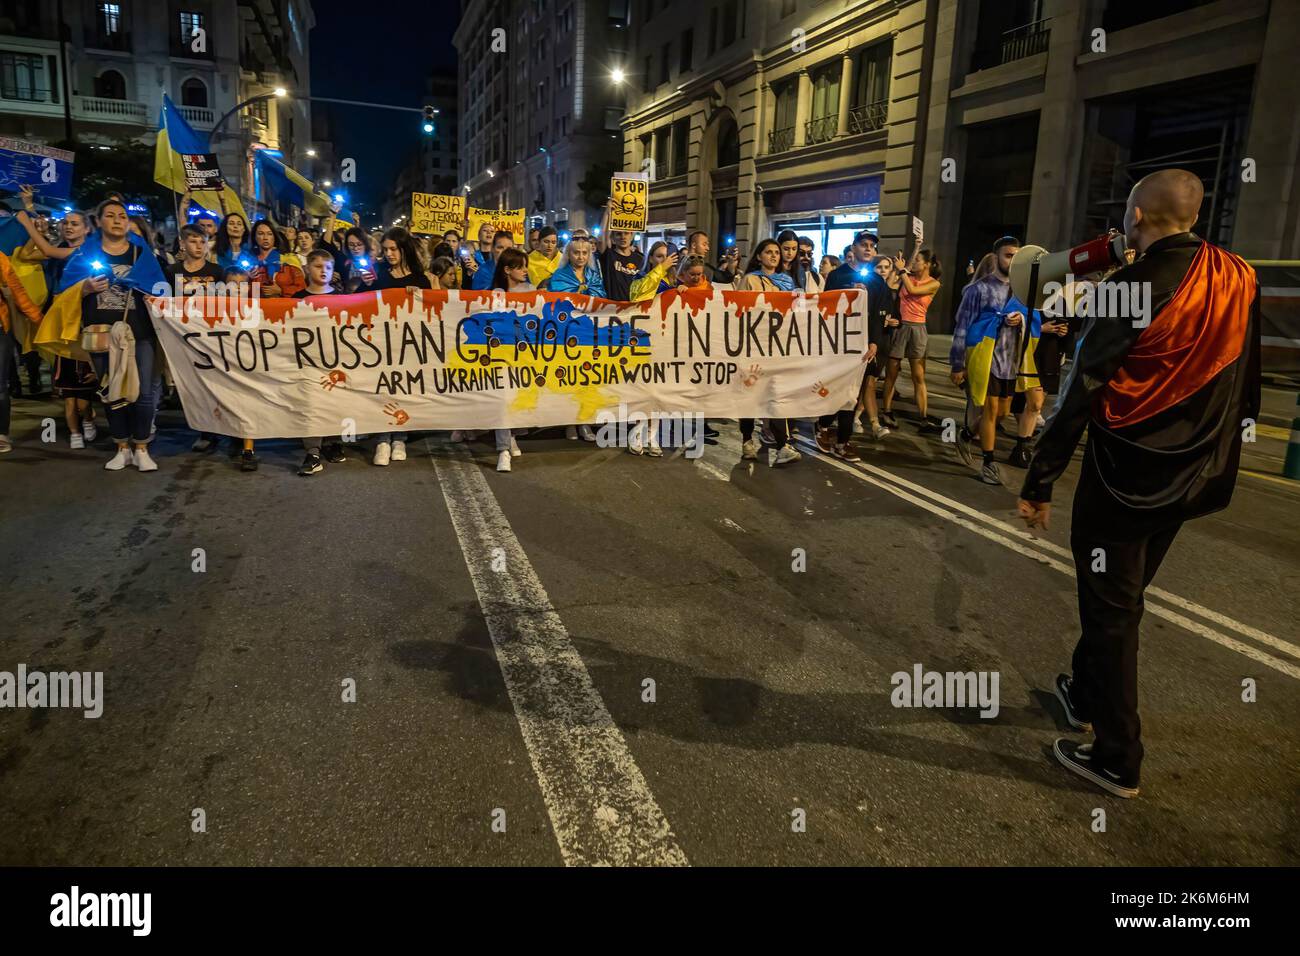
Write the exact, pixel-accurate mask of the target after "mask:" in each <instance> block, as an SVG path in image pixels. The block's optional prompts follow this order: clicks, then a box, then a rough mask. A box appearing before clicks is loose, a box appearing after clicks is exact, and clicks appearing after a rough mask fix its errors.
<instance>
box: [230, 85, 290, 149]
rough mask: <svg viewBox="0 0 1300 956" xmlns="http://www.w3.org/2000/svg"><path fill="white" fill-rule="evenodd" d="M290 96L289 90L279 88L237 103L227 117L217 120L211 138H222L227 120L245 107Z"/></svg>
mask: <svg viewBox="0 0 1300 956" xmlns="http://www.w3.org/2000/svg"><path fill="white" fill-rule="evenodd" d="M288 95H289V91H288V90H286V89H285V88H284V87H283V86H277V87H276V88H275V89H273V90H272V91H271V92H270V93H258V94H257V95H256V96H250V97H249V98H248V99H246V100H244V102H242V103H236V104H235V105H234V106H232V107H231V108H230V109H229V110H227V111H226V113H225V115H224V116H222V117H221V119H219V120H217V125H216V126H214V127H212V137H211V138H212V139H214V140H215V139H216V138H217V137H218V136H220V135H221V129H222V127H223V126H225V125H226V120H228V119H230V117H232V116H234V115H235V114H236V113H238V112H239V111H240V110H242V109H243V108H244V107H246V106H252V105H253V104H254V103H260V102H261V101H262V100H269V99H272V98H273V97H274V98H281V97H285V96H288Z"/></svg>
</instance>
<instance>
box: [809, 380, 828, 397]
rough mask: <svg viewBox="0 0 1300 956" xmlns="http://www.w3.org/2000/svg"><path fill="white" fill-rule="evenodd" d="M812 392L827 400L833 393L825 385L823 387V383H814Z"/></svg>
mask: <svg viewBox="0 0 1300 956" xmlns="http://www.w3.org/2000/svg"><path fill="white" fill-rule="evenodd" d="M812 390H813V391H814V392H815V393H816V394H817V396H818V397H819V398H825V397H826V396H827V395H829V394H830V393H831V390H830V389H829V388H827V387H826V386H825V385H823V384H822V383H821V382H813V387H812Z"/></svg>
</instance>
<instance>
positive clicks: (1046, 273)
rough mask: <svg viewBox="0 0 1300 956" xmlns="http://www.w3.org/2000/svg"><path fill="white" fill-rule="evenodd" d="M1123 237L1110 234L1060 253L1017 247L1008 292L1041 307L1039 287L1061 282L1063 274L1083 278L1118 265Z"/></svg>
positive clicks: (1120, 264)
mask: <svg viewBox="0 0 1300 956" xmlns="http://www.w3.org/2000/svg"><path fill="white" fill-rule="evenodd" d="M1124 249H1125V245H1124V235H1123V233H1119V232H1115V231H1111V232H1108V233H1107V234H1106V235H1104V236H1098V237H1097V238H1096V239H1091V240H1089V241H1088V242H1085V243H1084V244H1083V245H1081V246H1075V247H1074V248H1073V249H1066V250H1065V251H1064V252H1048V251H1047V250H1046V249H1044V248H1043V247H1042V246H1021V247H1020V251H1019V252H1017V253H1016V255H1015V258H1013V259H1012V260H1011V269H1010V279H1011V291H1012V293H1013V294H1014V295H1015V297H1016V298H1017V299H1019V300H1020V301H1021V302H1023V303H1024V304H1025V305H1027V306H1029V307H1030V308H1031V309H1041V308H1042V307H1043V300H1044V298H1045V296H1044V295H1043V286H1045V285H1047V284H1048V283H1049V282H1057V283H1060V282H1063V281H1064V280H1065V277H1066V276H1067V275H1074V276H1079V277H1083V276H1086V275H1088V274H1090V273H1093V272H1102V271H1104V270H1106V269H1109V268H1110V267H1111V266H1122V265H1123V264H1124V262H1125V259H1124Z"/></svg>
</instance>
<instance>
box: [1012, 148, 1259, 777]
mask: <svg viewBox="0 0 1300 956" xmlns="http://www.w3.org/2000/svg"><path fill="white" fill-rule="evenodd" d="M1202 198H1203V190H1202V188H1201V181H1200V179H1199V178H1198V177H1197V176H1195V175H1194V174H1192V173H1189V172H1187V171H1186V170H1182V169H1166V170H1161V171H1160V172H1157V173H1152V174H1151V175H1150V176H1147V177H1145V178H1144V179H1143V180H1142V181H1141V182H1139V183H1138V184H1137V185H1136V186H1134V187H1133V191H1132V192H1131V193H1130V194H1129V198H1128V206H1127V208H1126V209H1125V211H1124V236H1125V239H1126V240H1127V242H1128V246H1129V248H1130V249H1132V250H1134V251H1135V252H1136V253H1137V258H1136V259H1135V260H1134V261H1133V263H1132V264H1131V265H1128V266H1125V267H1124V268H1122V269H1119V270H1118V271H1116V272H1115V273H1113V274H1112V275H1111V276H1110V277H1109V278H1107V279H1106V280H1105V281H1104V283H1103V285H1106V284H1109V285H1112V286H1118V285H1120V284H1127V283H1141V284H1144V285H1145V289H1146V291H1147V293H1148V294H1149V295H1150V299H1149V306H1150V308H1149V310H1148V311H1146V313H1145V319H1144V318H1139V317H1137V316H1119V317H1115V316H1109V317H1101V316H1097V317H1093V318H1090V319H1086V320H1085V323H1086V324H1085V326H1084V329H1083V332H1082V337H1081V339H1080V342H1079V346H1078V349H1077V351H1076V353H1075V361H1074V364H1073V366H1072V367H1071V369H1070V375H1069V378H1068V379H1067V380H1066V382H1065V384H1064V387H1063V388H1062V391H1061V396H1060V399H1059V401H1058V403H1057V406H1056V411H1055V412H1054V413H1053V416H1052V418H1051V419H1050V420H1049V421H1048V423H1047V427H1046V428H1045V429H1044V430H1043V433H1042V435H1041V436H1040V437H1039V439H1038V445H1037V448H1036V449H1035V454H1034V459H1033V461H1032V462H1031V464H1030V466H1029V469H1028V473H1027V474H1026V477H1025V483H1024V487H1023V489H1022V490H1021V492H1020V499H1021V500H1020V503H1019V510H1020V514H1021V516H1022V517H1023V518H1024V519H1025V521H1026V523H1027V524H1028V525H1029V527H1031V528H1033V527H1044V528H1045V527H1047V523H1048V519H1049V516H1050V513H1051V505H1050V502H1051V499H1052V484H1053V483H1054V482H1055V481H1056V480H1057V479H1058V478H1059V477H1060V476H1061V474H1062V473H1063V472H1064V471H1065V469H1066V467H1067V466H1068V465H1069V464H1070V460H1071V458H1072V457H1073V454H1074V449H1075V447H1076V446H1077V445H1078V443H1079V439H1080V438H1081V437H1082V435H1083V432H1084V430H1085V429H1087V432H1088V443H1087V446H1086V447H1085V449H1084V456H1083V465H1082V468H1081V471H1080V474H1079V483H1078V487H1077V488H1076V489H1075V493H1074V510H1073V514H1072V517H1071V522H1070V546H1071V550H1072V551H1073V553H1074V565H1075V575H1076V578H1077V582H1078V590H1079V619H1080V624H1081V630H1082V634H1081V636H1080V638H1079V642H1078V644H1077V646H1076V647H1075V650H1074V658H1073V661H1072V669H1073V673H1072V674H1071V675H1066V674H1061V675H1059V676H1058V677H1057V678H1056V686H1055V691H1056V697H1057V699H1058V700H1059V701H1060V703H1061V706H1062V707H1063V708H1064V710H1065V715H1066V720H1067V722H1068V723H1069V725H1070V726H1071V727H1072V728H1074V729H1075V730H1081V731H1088V730H1091V731H1092V732H1093V734H1094V741H1093V743H1092V744H1079V743H1077V742H1076V741H1073V740H1069V739H1067V738H1064V737H1063V738H1061V739H1059V740H1057V741H1056V744H1055V747H1054V752H1055V755H1056V759H1057V760H1059V761H1060V762H1061V763H1062V764H1063V765H1064V766H1065V767H1067V768H1068V769H1070V770H1071V771H1073V772H1074V773H1077V774H1078V775H1079V776H1081V777H1083V778H1084V779H1086V780H1088V781H1090V782H1092V783H1093V784H1095V785H1097V786H1099V787H1101V788H1102V789H1104V790H1106V791H1107V792H1109V793H1111V794H1114V795H1116V796H1120V797H1135V796H1137V794H1138V778H1139V769H1140V767H1141V764H1142V754H1143V749H1142V740H1141V722H1140V720H1139V718H1138V700H1137V651H1138V627H1139V624H1140V623H1141V620H1142V608H1143V594H1144V592H1145V591H1146V588H1147V585H1148V584H1150V583H1151V579H1152V578H1153V577H1155V574H1156V571H1157V570H1158V569H1159V567H1160V563H1161V561H1162V560H1163V559H1164V557H1165V554H1166V553H1167V552H1168V551H1169V547H1170V545H1171V544H1173V541H1174V537H1175V536H1176V535H1177V534H1178V530H1179V528H1181V527H1182V525H1183V522H1184V521H1186V520H1188V519H1189V518H1195V517H1198V516H1200V515H1204V514H1209V513H1210V512H1213V511H1218V510H1220V509H1222V508H1225V507H1227V505H1228V502H1229V501H1230V500H1231V498H1232V490H1233V487H1234V485H1235V484H1236V480H1237V467H1238V463H1239V461H1240V458H1241V442H1242V430H1243V423H1244V422H1246V421H1254V420H1255V419H1256V418H1257V417H1258V415H1259V402H1260V365H1259V294H1258V282H1257V281H1256V278H1255V273H1254V271H1253V270H1252V269H1251V268H1250V266H1248V265H1246V263H1245V262H1243V261H1242V260H1241V259H1239V258H1237V257H1236V256H1234V255H1232V254H1231V253H1229V252H1226V251H1224V250H1222V249H1219V248H1218V247H1216V246H1212V245H1210V244H1209V243H1207V242H1204V241H1202V240H1201V239H1198V238H1197V237H1196V236H1194V235H1192V233H1191V229H1192V226H1193V225H1194V224H1195V223H1196V220H1197V218H1198V216H1199V213H1200V208H1201V200H1202ZM1135 289H1136V287H1135V286H1129V291H1130V295H1129V300H1128V301H1134V297H1133V295H1132V292H1133V291H1134V290H1135ZM1116 291H1118V290H1116ZM1099 292H1102V293H1103V294H1106V293H1107V292H1108V290H1104V289H1102V290H1099ZM1098 298H1099V299H1100V298H1101V296H1100V295H1099V296H1098ZM1105 301H1110V302H1115V301H1119V300H1117V299H1115V298H1107V299H1105ZM1147 320H1149V324H1148V322H1147Z"/></svg>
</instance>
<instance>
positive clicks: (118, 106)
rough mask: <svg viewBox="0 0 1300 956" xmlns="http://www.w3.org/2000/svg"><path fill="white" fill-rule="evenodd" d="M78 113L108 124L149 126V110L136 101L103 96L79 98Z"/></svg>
mask: <svg viewBox="0 0 1300 956" xmlns="http://www.w3.org/2000/svg"><path fill="white" fill-rule="evenodd" d="M77 112H78V113H79V114H80V115H82V116H84V117H85V118H86V119H91V120H100V121H102V122H106V123H137V124H139V125H148V110H147V108H146V107H145V105H144V104H143V103H137V102H135V101H134V100H111V99H107V98H105V97H102V96H79V97H77Z"/></svg>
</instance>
